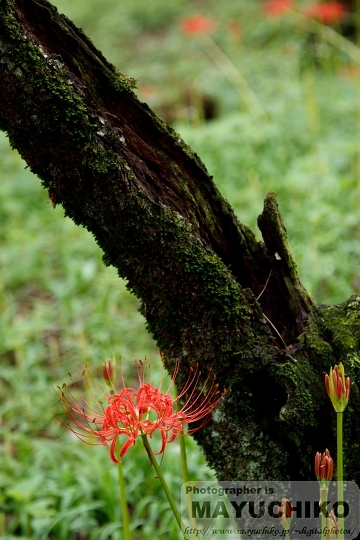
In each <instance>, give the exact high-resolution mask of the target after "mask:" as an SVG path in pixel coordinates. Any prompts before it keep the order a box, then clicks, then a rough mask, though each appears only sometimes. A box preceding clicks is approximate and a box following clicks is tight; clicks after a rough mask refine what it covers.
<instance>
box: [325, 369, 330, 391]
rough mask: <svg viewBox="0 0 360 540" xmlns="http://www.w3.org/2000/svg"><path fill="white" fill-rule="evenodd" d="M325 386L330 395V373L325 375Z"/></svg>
mask: <svg viewBox="0 0 360 540" xmlns="http://www.w3.org/2000/svg"><path fill="white" fill-rule="evenodd" d="M325 388H326V391H327V395H328V396H329V397H330V385H329V375H328V374H327V373H326V375H325Z"/></svg>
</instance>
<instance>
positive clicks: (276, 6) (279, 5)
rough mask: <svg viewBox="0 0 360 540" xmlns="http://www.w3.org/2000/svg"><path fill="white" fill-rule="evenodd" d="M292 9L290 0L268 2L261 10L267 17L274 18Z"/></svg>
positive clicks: (271, 0) (270, 0)
mask: <svg viewBox="0 0 360 540" xmlns="http://www.w3.org/2000/svg"><path fill="white" fill-rule="evenodd" d="M292 7H293V3H292V1H291V0H269V1H268V2H266V4H265V5H264V8H263V9H264V12H265V13H266V15H268V16H269V17H276V16H277V15H282V14H283V13H286V12H287V11H289V10H291V9H292Z"/></svg>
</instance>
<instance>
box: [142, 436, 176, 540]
mask: <svg viewBox="0 0 360 540" xmlns="http://www.w3.org/2000/svg"><path fill="white" fill-rule="evenodd" d="M141 438H142V442H143V445H144V447H145V450H146V452H147V455H148V456H149V459H150V462H151V464H152V466H153V467H154V469H155V471H156V474H157V476H158V478H159V480H160V483H161V485H162V488H163V490H164V492H165V495H166V497H167V500H168V501H169V504H170V506H171V510H172V511H173V514H174V516H175V519H176V521H177V524H178V525H179V528H180V530H181V532H182V533H183V531H185V525H184V523H183V521H182V519H181V516H180V512H179V510H178V509H177V507H176V504H175V501H174V499H173V497H172V495H171V493H170V490H169V488H168V485H167V483H166V482H165V478H164V477H163V474H162V472H161V469H160V467H159V465H158V462H157V461H156V459H155V456H154V454H153V451H152V449H151V446H150V444H149V441H148V438H147V435H146V434H143V435H141Z"/></svg>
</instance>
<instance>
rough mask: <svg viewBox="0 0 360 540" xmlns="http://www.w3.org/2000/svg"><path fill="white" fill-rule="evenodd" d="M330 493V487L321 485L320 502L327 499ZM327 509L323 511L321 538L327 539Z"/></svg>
mask: <svg viewBox="0 0 360 540" xmlns="http://www.w3.org/2000/svg"><path fill="white" fill-rule="evenodd" d="M328 494H329V488H328V487H321V486H320V504H321V503H322V502H323V501H327V498H328ZM325 531H326V510H325V512H321V539H322V540H326V532H325Z"/></svg>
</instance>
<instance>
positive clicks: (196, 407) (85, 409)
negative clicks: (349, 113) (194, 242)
mask: <svg viewBox="0 0 360 540" xmlns="http://www.w3.org/2000/svg"><path fill="white" fill-rule="evenodd" d="M177 372H178V363H177V364H176V366H175V370H174V376H173V379H172V383H171V385H170V387H171V386H172V384H173V382H174V378H175V377H176V375H177ZM84 374H85V381H86V384H87V387H88V390H89V391H90V395H91V397H92V399H93V401H94V404H95V405H94V407H93V406H91V405H90V404H89V403H87V402H86V401H85V400H84V399H83V398H82V396H81V393H80V392H79V390H78V388H77V385H76V383H74V381H73V380H72V379H71V381H72V388H71V389H69V388H68V387H67V386H66V385H65V384H64V385H63V387H62V389H60V390H61V395H60V402H61V403H62V406H63V408H64V410H65V412H66V413H67V415H68V417H69V418H70V420H71V422H72V423H73V424H74V425H75V426H76V428H78V429H79V431H75V429H74V428H72V427H71V425H70V424H67V425H66V427H68V428H69V429H70V430H71V431H72V432H73V433H74V434H75V435H76V436H78V437H79V438H80V439H81V440H83V441H84V442H89V443H90V440H94V439H95V440H96V441H100V443H99V442H95V443H93V444H104V445H108V443H109V442H111V445H110V458H111V460H112V461H113V462H114V463H118V459H117V457H116V455H115V451H116V441H117V439H118V437H122V436H125V437H126V441H125V442H124V443H123V444H122V446H121V448H120V451H119V455H120V458H122V457H123V456H124V455H125V454H126V452H127V451H128V449H129V448H130V446H131V445H134V444H135V442H136V439H137V437H138V436H139V435H149V436H150V437H152V435H153V433H154V432H155V431H156V430H159V431H160V433H161V448H160V450H159V452H156V454H163V453H164V451H165V448H166V445H167V444H168V443H170V442H172V441H173V440H174V439H176V437H177V436H179V435H180V434H184V433H183V429H184V424H187V423H192V422H197V421H199V420H202V422H201V424H200V425H198V426H196V428H193V429H190V430H189V429H188V430H187V432H186V433H192V432H194V431H196V430H197V429H200V428H201V427H202V426H203V425H204V424H205V423H206V422H207V421H208V420H210V416H209V413H210V412H211V411H212V409H213V408H214V407H215V406H216V405H217V404H218V403H219V401H220V399H221V398H222V396H223V395H224V393H223V394H220V393H219V391H218V385H217V384H215V383H214V377H213V376H212V375H211V374H209V375H208V377H207V379H206V381H205V383H204V385H203V386H202V388H201V389H200V390H198V389H197V386H198V383H199V379H200V375H201V373H200V372H199V371H198V367H196V369H195V370H192V372H191V375H190V377H189V378H188V380H187V381H186V383H185V385H184V388H183V389H182V391H181V392H180V394H179V395H178V397H177V398H176V399H173V398H172V397H171V396H170V394H169V393H168V392H169V390H170V387H169V389H168V391H167V392H166V393H163V392H161V391H160V390H159V389H158V388H156V387H153V386H152V385H151V384H150V383H144V376H143V372H142V370H141V369H138V375H139V383H140V386H139V389H138V390H137V391H136V390H134V389H133V388H128V387H124V388H122V389H120V388H119V386H118V384H117V382H116V379H115V377H114V376H113V375H112V376H111V378H110V381H108V380H106V382H105V381H104V385H105V386H106V384H108V383H109V382H110V385H111V387H112V390H111V393H110V395H109V389H108V388H106V393H103V392H101V390H100V389H99V387H98V386H97V385H96V384H95V382H94V380H93V379H92V377H91V375H90V373H89V372H88V370H85V372H84ZM70 377H71V376H70ZM90 383H91V384H90ZM92 386H94V388H95V389H96V391H97V393H99V394H100V400H96V399H95V397H94V394H93V390H92ZM185 393H186V394H187V395H188V399H187V400H186V402H185V404H184V406H183V407H182V409H181V410H180V411H178V412H177V411H176V402H177V400H178V399H180V398H181V397H183V396H184V395H185ZM104 402H106V403H107V405H102V403H104ZM90 444H91V443H90Z"/></svg>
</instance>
